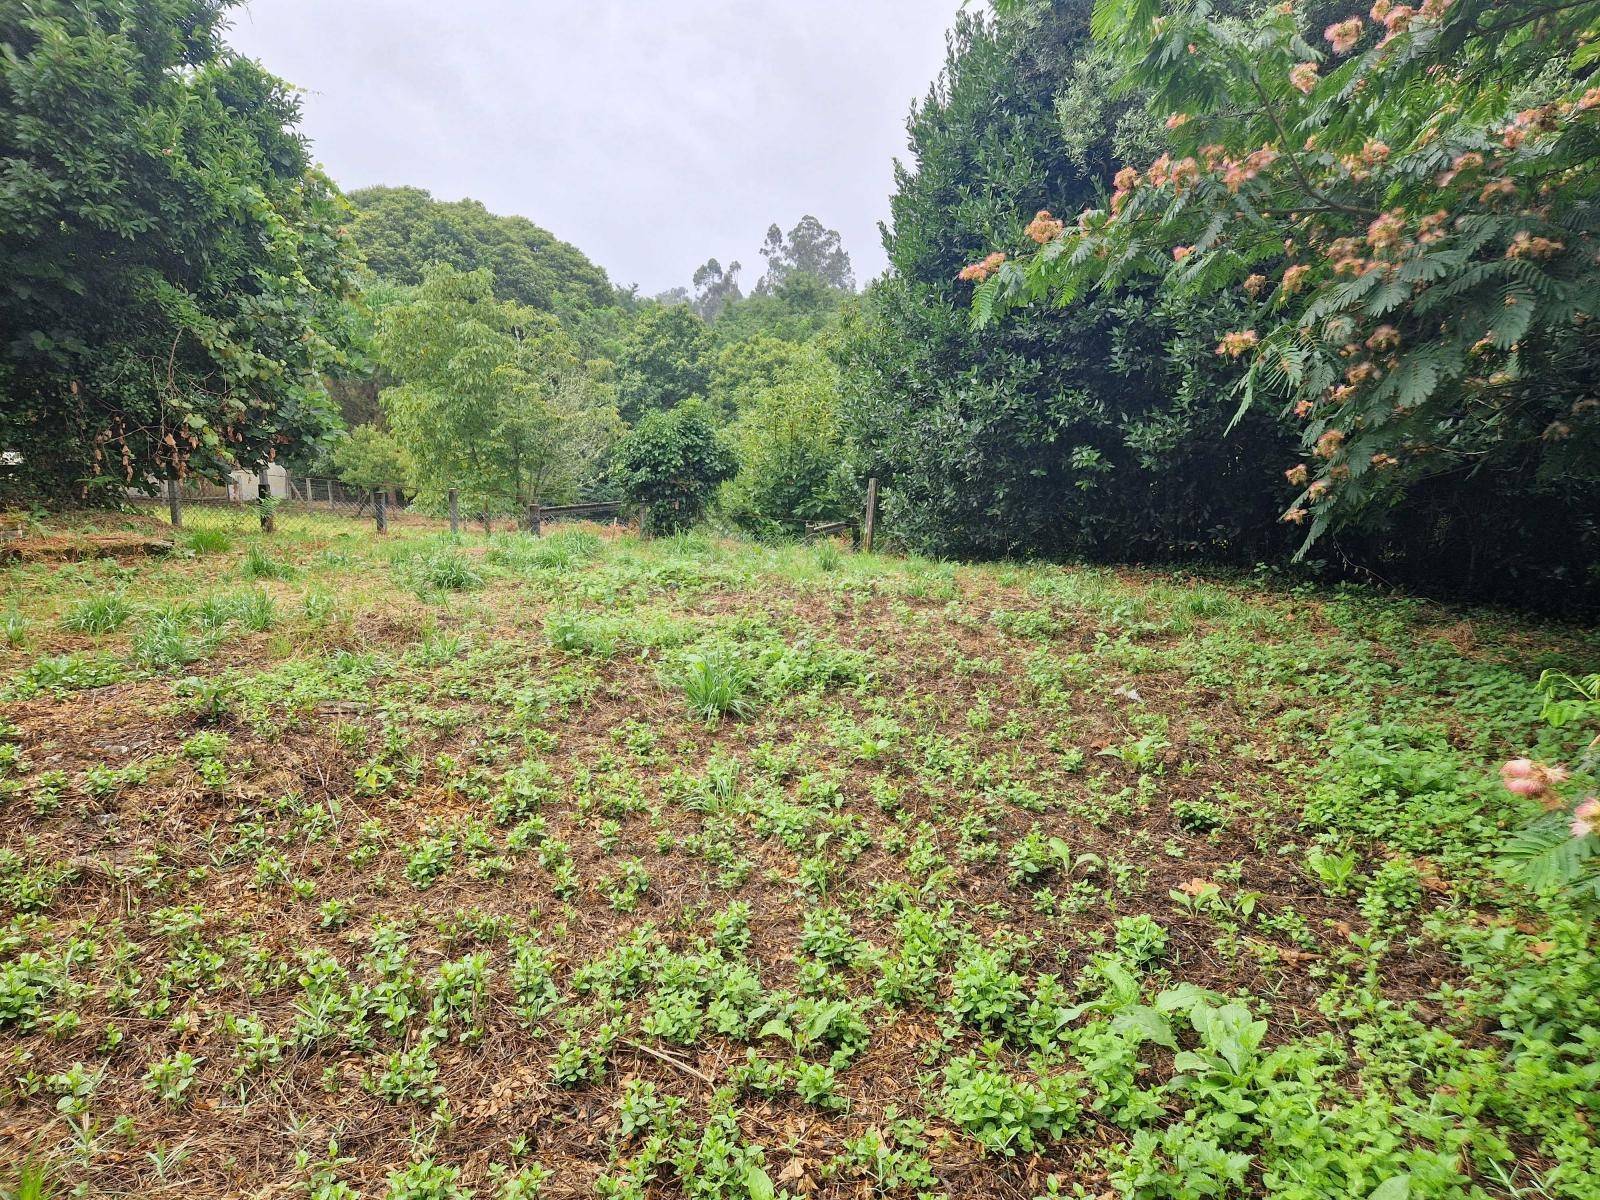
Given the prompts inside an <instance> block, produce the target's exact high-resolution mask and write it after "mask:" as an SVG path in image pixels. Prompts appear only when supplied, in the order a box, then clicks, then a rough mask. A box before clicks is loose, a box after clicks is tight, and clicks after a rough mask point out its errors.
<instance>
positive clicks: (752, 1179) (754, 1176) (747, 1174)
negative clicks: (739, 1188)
mask: <svg viewBox="0 0 1600 1200" xmlns="http://www.w3.org/2000/svg"><path fill="white" fill-rule="evenodd" d="M744 1190H745V1191H747V1192H749V1193H750V1200H776V1197H777V1195H778V1189H777V1188H775V1187H774V1186H773V1185H772V1178H771V1176H769V1175H768V1174H767V1173H766V1172H765V1171H763V1170H762V1169H761V1168H760V1167H758V1166H757V1165H756V1164H755V1163H746V1164H745V1168H744Z"/></svg>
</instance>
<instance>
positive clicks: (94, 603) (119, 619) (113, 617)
mask: <svg viewBox="0 0 1600 1200" xmlns="http://www.w3.org/2000/svg"><path fill="white" fill-rule="evenodd" d="M131 616H133V605H131V604H129V603H128V602H127V601H126V600H124V599H123V598H122V597H121V596H90V597H88V598H87V599H84V600H80V601H78V602H77V603H76V604H74V605H73V606H72V607H71V608H70V609H68V610H67V615H66V616H65V617H63V618H62V619H61V627H62V628H63V629H66V630H69V631H70V632H72V633H96V634H98V633H110V632H112V631H113V630H115V629H119V628H121V627H122V625H123V624H125V623H126V622H127V620H128V618H129V617H131Z"/></svg>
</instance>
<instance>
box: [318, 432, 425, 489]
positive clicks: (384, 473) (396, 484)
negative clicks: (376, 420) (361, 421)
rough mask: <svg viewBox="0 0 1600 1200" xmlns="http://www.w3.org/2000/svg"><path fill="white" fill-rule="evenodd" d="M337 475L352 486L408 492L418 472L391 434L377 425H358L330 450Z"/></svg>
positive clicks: (339, 439)
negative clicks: (405, 490)
mask: <svg viewBox="0 0 1600 1200" xmlns="http://www.w3.org/2000/svg"><path fill="white" fill-rule="evenodd" d="M330 457H331V459H332V466H333V469H334V473H335V474H336V475H338V477H339V479H340V480H341V481H342V482H343V483H346V484H349V485H350V486H351V487H355V488H367V489H407V488H409V487H410V486H411V479H412V477H413V475H415V473H416V468H415V466H414V465H413V464H412V461H411V455H410V454H409V453H407V451H406V448H405V447H404V446H403V445H401V444H400V441H399V440H398V439H397V438H396V437H395V436H394V435H393V434H392V433H389V432H387V431H385V430H383V429H379V428H378V427H377V426H376V425H357V426H355V427H354V428H353V429H351V430H350V431H349V432H348V433H346V434H345V435H344V436H342V437H340V438H338V439H337V440H336V441H335V442H334V444H333V446H332V449H331V456H330Z"/></svg>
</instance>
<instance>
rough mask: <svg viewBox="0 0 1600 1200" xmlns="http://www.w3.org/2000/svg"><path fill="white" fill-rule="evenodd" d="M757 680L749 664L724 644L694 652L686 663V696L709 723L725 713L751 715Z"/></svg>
mask: <svg viewBox="0 0 1600 1200" xmlns="http://www.w3.org/2000/svg"><path fill="white" fill-rule="evenodd" d="M754 682H755V672H754V671H753V670H752V669H751V667H750V665H749V664H748V663H746V662H745V661H744V660H743V659H741V658H740V657H739V656H738V655H737V654H735V653H733V651H731V650H729V649H728V648H727V647H724V646H713V647H711V648H710V649H708V650H705V651H702V652H701V653H699V654H691V655H690V656H689V657H688V659H687V661H686V662H685V663H684V669H683V694H684V698H685V699H687V700H688V701H689V711H690V712H692V713H694V714H695V716H697V717H699V718H700V719H701V720H703V721H705V723H706V724H707V725H714V724H716V722H717V721H718V720H720V719H721V718H722V717H725V716H733V717H745V716H748V715H749V714H750V712H751V709H752V702H751V696H750V692H751V685H752V684H753V683H754Z"/></svg>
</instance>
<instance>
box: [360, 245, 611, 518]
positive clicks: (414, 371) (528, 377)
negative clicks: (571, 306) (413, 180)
mask: <svg viewBox="0 0 1600 1200" xmlns="http://www.w3.org/2000/svg"><path fill="white" fill-rule="evenodd" d="M378 349H379V357H380V361H381V362H382V365H383V367H384V369H385V371H386V372H387V373H388V374H389V375H390V376H391V377H392V378H393V379H395V380H397V381H398V382H397V383H396V385H395V386H393V387H389V388H385V389H384V391H383V393H382V395H381V402H382V405H383V411H384V414H385V415H386V416H387V418H388V420H389V424H390V426H391V428H392V429H393V431H394V435H395V439H396V441H397V442H398V443H399V444H400V446H401V447H402V448H403V449H404V450H405V452H406V453H407V454H408V455H409V457H410V459H411V461H412V463H413V465H414V469H413V481H414V483H415V485H416V487H417V488H418V491H419V493H420V494H421V496H422V497H423V498H424V499H425V500H437V499H438V498H439V497H440V496H442V495H443V494H444V493H445V492H447V491H448V490H449V489H450V488H452V487H455V488H459V489H461V490H462V492H463V495H464V498H466V499H467V500H469V501H470V502H471V503H473V504H475V505H477V506H479V507H480V508H481V509H483V510H484V511H505V510H507V509H510V510H511V511H515V512H518V513H520V512H522V511H523V510H524V509H526V508H527V507H528V506H529V505H533V504H549V503H554V502H556V501H558V500H560V499H564V498H566V497H568V496H569V495H570V494H571V493H572V492H573V491H574V490H575V489H576V487H577V486H578V484H579V483H580V482H581V481H582V480H583V479H585V478H586V477H587V475H588V473H589V472H590V470H591V469H592V468H593V466H594V464H595V463H596V462H597V461H598V460H599V459H600V457H601V456H602V455H603V454H604V453H605V452H606V450H607V449H608V448H609V446H610V444H611V442H612V441H613V439H614V438H615V435H616V432H617V426H618V421H617V416H616V409H615V405H614V403H613V400H612V395H611V391H610V388H609V387H608V386H607V385H605V384H603V383H600V382H598V381H596V380H595V379H594V378H593V377H591V376H590V375H589V374H588V373H587V372H586V371H585V370H584V368H583V366H582V364H581V363H580V362H579V360H578V357H577V347H576V345H575V343H574V342H573V340H572V339H571V337H570V336H569V335H568V334H567V333H566V332H565V331H564V330H563V329H562V328H561V326H560V324H559V323H558V322H557V321H556V320H555V318H553V317H550V316H547V315H542V314H539V313H537V312H534V311H532V310H530V309H526V308H523V307H521V306H518V305H514V304H508V303H504V302H501V301H497V300H496V299H495V298H494V295H493V280H492V278H491V276H490V274H489V272H487V271H470V272H462V271H457V270H455V269H454V268H453V267H448V266H438V267H434V268H433V269H431V270H430V271H429V272H428V273H427V274H426V275H425V276H424V278H423V282H422V283H421V285H419V286H418V287H417V288H416V289H414V291H413V292H412V294H411V295H410V297H409V298H407V299H405V300H403V301H400V302H397V303H395V304H393V305H391V306H390V307H389V308H387V309H386V310H385V311H384V312H383V314H382V317H381V322H380V329H379V337H378Z"/></svg>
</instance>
